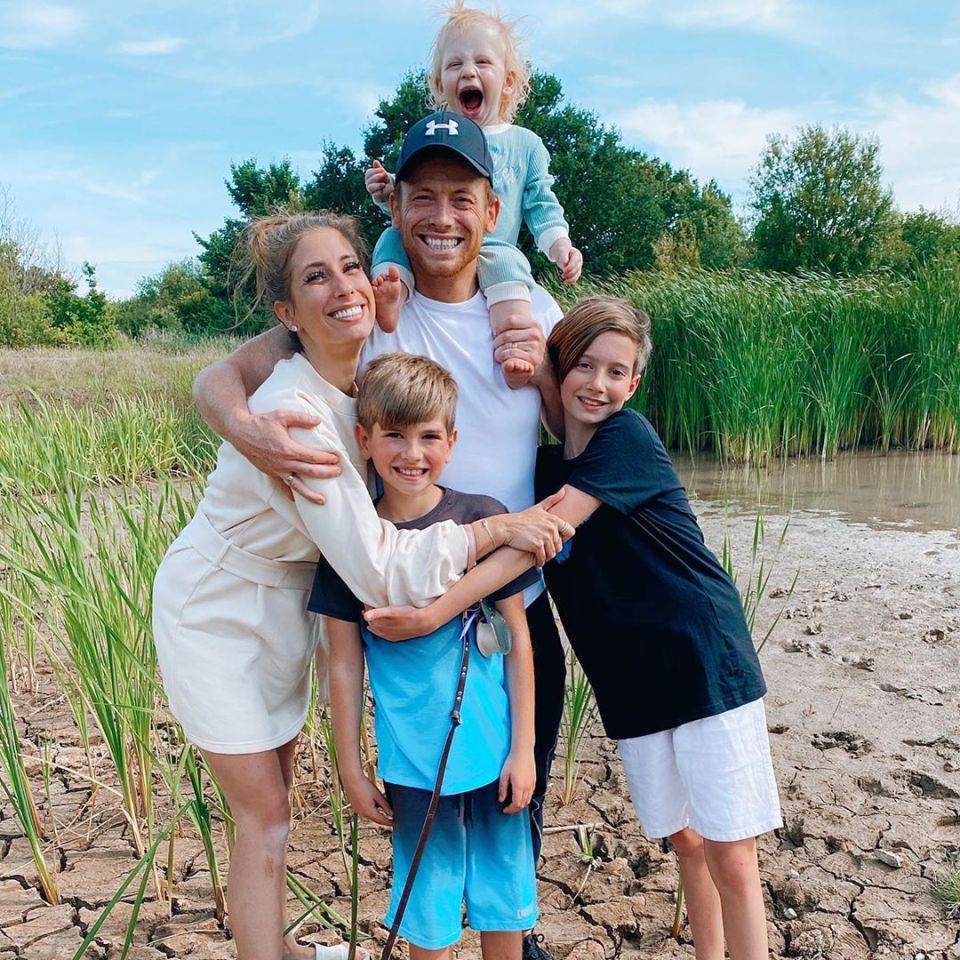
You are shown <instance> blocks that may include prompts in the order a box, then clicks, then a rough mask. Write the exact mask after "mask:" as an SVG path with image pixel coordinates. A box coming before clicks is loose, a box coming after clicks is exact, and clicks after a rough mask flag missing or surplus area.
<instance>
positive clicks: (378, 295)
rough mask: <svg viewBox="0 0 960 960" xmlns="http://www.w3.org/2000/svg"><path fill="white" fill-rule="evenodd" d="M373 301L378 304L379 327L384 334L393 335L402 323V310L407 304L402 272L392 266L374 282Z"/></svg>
mask: <svg viewBox="0 0 960 960" xmlns="http://www.w3.org/2000/svg"><path fill="white" fill-rule="evenodd" d="M372 285H373V299H374V301H375V302H376V304H377V326H379V327H380V329H381V330H382V331H383V332H384V333H393V331H394V330H396V329H397V324H398V323H399V322H400V308H401V307H402V306H403V305H404V304H405V303H406V302H407V287H406V285H405V284H404V282H403V281H402V280H401V279H400V271H399V270H398V269H397V268H396V267H393V266H391V267H390V269H389V270H387V272H386V273H381V274H380V276H378V277H375V278H374V279H373V281H372Z"/></svg>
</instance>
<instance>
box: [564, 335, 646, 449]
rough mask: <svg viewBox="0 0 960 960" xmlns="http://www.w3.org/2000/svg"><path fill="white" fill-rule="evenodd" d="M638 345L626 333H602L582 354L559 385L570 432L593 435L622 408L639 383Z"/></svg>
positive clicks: (565, 418)
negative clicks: (600, 425)
mask: <svg viewBox="0 0 960 960" xmlns="http://www.w3.org/2000/svg"><path fill="white" fill-rule="evenodd" d="M636 366H637V344H636V343H635V342H634V341H633V340H631V339H630V338H629V337H628V336H626V335H625V334H623V333H615V332H613V331H608V332H606V333H601V334H600V336H598V337H597V338H596V339H594V340H593V341H592V342H591V343H590V344H589V345H588V347H587V349H586V350H584V352H583V353H582V354H581V356H580V358H579V359H578V360H577V361H576V363H574V365H573V366H572V367H571V368H570V371H569V373H567V375H566V376H565V377H564V378H563V381H562V382H561V384H560V400H561V402H562V403H563V410H564V420H565V423H566V424H567V430H568V432H569V431H570V430H571V428H573V429H575V430H581V431H582V430H587V431H589V432H590V433H591V434H592V431H593V430H596V428H597V426H598V425H599V424H601V423H602V422H603V421H604V420H606V419H607V417H609V416H611V415H612V414H614V413H616V412H617V411H618V410H620V409H622V407H623V405H624V404H625V403H626V402H627V401H628V400H629V399H630V398H631V397H632V396H633V394H634V392H635V391H636V389H637V387H638V386H639V384H640V375H639V374H635V373H634V370H635V369H636Z"/></svg>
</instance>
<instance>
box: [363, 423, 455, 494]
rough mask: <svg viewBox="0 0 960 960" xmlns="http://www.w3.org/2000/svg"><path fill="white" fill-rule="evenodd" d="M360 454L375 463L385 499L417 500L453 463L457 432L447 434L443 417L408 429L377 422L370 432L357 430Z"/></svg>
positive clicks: (413, 424) (416, 424) (412, 424)
mask: <svg viewBox="0 0 960 960" xmlns="http://www.w3.org/2000/svg"><path fill="white" fill-rule="evenodd" d="M357 438H358V440H359V443H360V452H361V453H362V454H363V456H364V457H366V458H367V459H369V460H372V461H373V465H374V467H376V470H377V473H378V474H379V475H380V478H381V479H382V480H383V484H384V487H385V488H386V490H385V496H387V495H388V494H391V493H392V494H393V496H394V497H397V496H399V497H402V498H406V499H409V498H415V497H419V496H422V495H423V494H424V493H426V492H428V491H429V490H430V488H431V487H433V485H434V484H435V483H436V482H437V480H438V479H439V477H440V474H441V473H443V468H444V467H445V466H446V465H447V464H448V463H449V462H450V455H451V454H452V452H453V444H454V442H455V441H456V438H457V431H456V430H451V431H449V432H448V431H447V427H446V424H445V423H444V422H443V419H442V418H440V417H434V418H433V419H431V420H425V421H423V422H421V423H411V424H407V426H405V427H384V426H383V425H381V424H379V423H375V424H374V425H373V427H372V429H370V430H369V431H368V430H366V429H364V428H363V427H362V426H358V427H357Z"/></svg>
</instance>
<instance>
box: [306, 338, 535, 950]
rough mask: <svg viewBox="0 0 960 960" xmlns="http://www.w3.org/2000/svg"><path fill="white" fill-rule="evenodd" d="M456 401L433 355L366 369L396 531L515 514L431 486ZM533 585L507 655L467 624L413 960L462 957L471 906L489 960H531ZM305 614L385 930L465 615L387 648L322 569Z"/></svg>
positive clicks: (364, 443)
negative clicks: (368, 697) (319, 627)
mask: <svg viewBox="0 0 960 960" xmlns="http://www.w3.org/2000/svg"><path fill="white" fill-rule="evenodd" d="M456 403H457V385H456V382H455V381H454V379H453V377H452V376H451V375H450V374H449V373H448V372H447V371H446V370H445V369H444V368H443V367H441V366H439V365H438V364H436V363H434V362H433V361H432V360H428V359H427V358H426V357H418V356H412V355H410V354H400V353H394V354H387V355H385V356H382V357H379V358H377V359H376V360H373V361H372V362H371V363H370V365H369V366H368V367H367V369H366V372H365V374H364V377H363V381H362V383H361V390H360V402H359V410H358V418H359V423H358V426H357V439H358V442H359V445H360V451H361V453H362V454H363V455H364V456H365V457H366V458H367V459H369V460H372V462H373V464H374V466H375V467H376V470H377V473H378V474H379V476H380V478H381V480H382V481H383V496H382V497H381V498H380V499H379V500H378V501H377V504H376V506H377V512H378V513H379V515H380V516H381V517H383V518H384V519H387V520H391V521H392V522H394V523H396V524H397V526H398V527H401V528H404V527H406V528H422V527H425V526H429V525H430V524H432V523H436V522H439V521H441V520H448V519H453V520H456V521H457V522H459V523H469V522H474V521H477V520H482V518H485V517H487V516H491V515H493V514H499V513H503V512H505V508H504V507H503V505H502V504H500V503H498V502H497V501H496V500H494V499H493V498H491V497H485V496H480V495H475V494H464V493H459V492H457V491H454V490H449V489H444V488H443V487H440V486H438V485H437V484H436V482H435V481H436V480H437V478H438V477H439V476H440V473H441V472H442V470H443V468H444V466H445V465H446V464H447V462H448V461H449V459H450V454H451V450H452V448H453V444H454V442H455V439H456V431H455V429H454V413H455V410H456ZM537 577H538V575H537V574H536V572H528V573H526V574H524V575H522V576H520V577H518V578H517V579H515V580H513V581H512V582H510V583H509V584H507V586H506V587H504V588H503V589H501V590H499V591H497V592H496V594H494V595H493V597H492V598H491V599H493V600H494V601H495V602H496V606H497V609H498V610H499V611H500V613H501V614H502V615H503V616H504V618H505V619H506V621H507V623H508V625H509V627H510V631H511V634H512V647H511V649H510V652H509V653H507V654H506V655H503V654H501V653H499V652H497V651H494V652H492V653H490V652H489V650H488V649H487V648H486V647H485V649H486V650H487V652H486V655H484V653H483V652H481V650H480V649H479V647H478V646H477V643H476V637H475V628H474V627H470V628H469V630H470V650H469V661H468V668H467V674H466V683H465V688H464V693H463V701H462V705H461V707H460V716H461V724H460V725H459V726H458V727H457V729H456V733H455V735H454V737H453V744H452V748H451V751H450V754H449V757H448V760H447V764H446V770H445V774H444V778H443V787H442V791H441V796H440V805H439V808H438V810H437V813H436V818H435V820H434V824H433V830H432V832H431V833H430V838H429V841H428V843H427V845H426V848H425V851H424V855H423V859H422V860H421V862H420V865H419V869H418V870H417V873H416V877H415V880H414V883H413V887H412V891H411V895H410V899H409V901H408V903H407V907H406V911H405V912H404V914H403V919H402V923H401V925H400V934H401V935H402V936H404V937H405V938H406V939H407V940H408V941H409V943H410V957H411V960H447V958H450V957H452V953H451V949H450V948H451V946H452V945H453V944H454V943H456V942H457V941H458V940H459V939H460V933H461V929H462V921H461V915H462V913H461V911H462V906H463V903H464V901H466V907H467V918H468V922H469V924H470V926H471V927H472V928H473V929H475V930H478V931H480V933H481V942H482V948H483V956H484V958H485V960H520V956H521V949H522V938H523V931H525V930H529V929H530V928H531V927H532V926H533V924H534V922H535V921H536V918H537V903H536V882H535V876H534V861H533V848H532V841H531V836H530V827H529V822H528V818H527V817H526V816H516V814H518V813H519V812H520V811H521V810H523V808H524V807H526V806H527V804H528V803H529V802H530V797H531V794H532V793H533V788H534V784H535V780H536V772H535V768H534V758H533V741H534V726H533V654H532V650H531V645H530V635H529V632H528V630H527V623H526V616H525V613H524V606H523V592H522V591H523V588H524V587H525V586H527V585H529V584H531V583H533V582H535V581H536V580H537ZM309 608H310V609H311V610H313V611H315V612H317V613H322V614H324V616H325V617H326V624H327V635H328V638H329V641H330V695H331V704H332V707H333V725H334V736H335V739H336V745H337V757H338V763H339V769H340V777H341V780H342V782H343V786H344V790H345V791H346V794H347V798H348V799H349V800H350V803H351V805H352V806H353V808H354V810H356V811H357V813H359V814H360V815H361V816H363V817H366V818H367V819H369V820H372V821H373V822H374V823H379V824H383V825H385V826H392V827H393V869H394V876H393V890H392V896H391V901H390V906H389V908H388V910H387V915H386V918H385V923H386V924H387V926H392V924H393V922H394V919H395V916H396V913H397V907H398V903H399V901H400V897H401V891H402V890H403V888H404V884H405V883H406V880H407V875H408V873H409V868H410V863H411V859H412V857H413V855H414V851H415V849H416V846H417V841H418V838H419V835H420V830H421V827H422V825H423V822H424V818H425V815H426V813H427V808H428V806H429V803H430V797H431V792H432V790H433V788H434V783H435V781H436V779H437V771H438V765H439V763H440V758H441V753H442V751H443V745H444V741H445V740H446V737H447V733H448V731H449V729H450V713H451V710H452V709H453V705H454V697H455V694H456V690H457V684H458V677H459V674H460V669H461V656H462V641H461V637H462V631H463V629H464V618H463V617H462V616H459V615H458V616H454V617H453V619H451V620H450V621H449V622H447V623H445V624H443V625H441V626H440V627H439V629H437V630H435V631H433V632H431V633H429V634H427V635H425V636H420V637H416V638H414V639H412V640H409V641H406V642H404V643H391V642H389V641H386V640H382V639H380V638H379V637H375V636H373V635H372V634H371V633H370V632H369V631H368V630H367V629H366V627H365V625H364V623H363V618H362V612H363V608H362V604H361V603H360V601H358V600H357V599H356V598H355V597H354V596H353V595H352V594H351V593H350V591H349V589H348V588H347V587H346V585H345V584H344V583H343V581H342V580H340V578H339V577H338V576H337V574H336V573H335V572H334V571H333V569H332V568H331V567H330V566H329V564H327V563H326V562H325V561H324V560H322V559H321V561H320V565H319V567H318V570H317V576H316V580H315V582H314V589H313V593H312V596H311V598H310V602H309ZM364 660H366V666H367V670H368V672H369V677H370V687H371V690H372V692H373V698H374V701H375V728H376V735H377V748H378V763H377V772H378V774H379V776H380V777H381V778H382V779H383V781H384V784H385V790H384V792H381V791H380V790H379V789H378V788H377V786H376V785H375V784H374V783H372V782H371V781H370V780H368V779H367V778H366V776H365V775H364V773H363V769H362V765H361V760H360V742H359V731H360V718H361V710H362V704H363V670H364Z"/></svg>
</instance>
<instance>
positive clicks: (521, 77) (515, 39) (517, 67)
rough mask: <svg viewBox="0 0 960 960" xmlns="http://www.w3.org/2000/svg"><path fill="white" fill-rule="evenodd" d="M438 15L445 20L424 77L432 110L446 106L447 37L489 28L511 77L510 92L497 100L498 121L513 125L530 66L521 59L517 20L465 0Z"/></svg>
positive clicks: (524, 94) (527, 89)
mask: <svg viewBox="0 0 960 960" xmlns="http://www.w3.org/2000/svg"><path fill="white" fill-rule="evenodd" d="M440 15H441V16H446V21H445V22H444V24H443V26H442V27H441V28H440V30H439V31H438V33H437V36H436V38H435V39H434V41H433V49H432V51H431V57H430V71H429V73H428V75H427V89H428V91H429V93H430V99H431V103H432V105H433V106H434V108H435V109H437V110H441V109H444V108H445V107H447V106H448V105H447V104H446V102H445V101H444V99H443V84H442V79H443V57H442V54H443V45H444V43H445V42H446V41H447V38H448V37H450V36H451V35H453V34H455V33H462V32H463V31H464V30H466V29H467V28H468V27H472V26H492V27H493V28H494V29H495V30H496V31H497V32H498V33H499V34H500V36H501V37H502V38H503V54H504V55H503V66H504V69H505V71H506V74H507V76H509V75H510V74H511V73H512V74H513V78H514V79H513V90H512V91H511V92H510V93H504V94H503V95H502V96H501V98H500V107H499V110H498V111H497V119H498V120H499V121H500V122H501V123H512V122H513V118H514V117H515V116H516V115H517V111H518V110H519V109H520V107H522V106H523V104H524V103H525V102H526V99H527V96H528V95H529V93H530V63H529V62H528V61H527V60H526V59H525V58H524V56H523V49H522V44H521V41H520V35H519V33H518V32H517V21H515V20H505V19H504V18H503V17H501V16H500V14H499V13H487V12H486V11H484V10H476V9H474V8H472V7H467V6H464V0H456V2H454V3H452V4H450V5H448V6H446V7H444V8H443V9H442V10H441V11H440Z"/></svg>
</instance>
